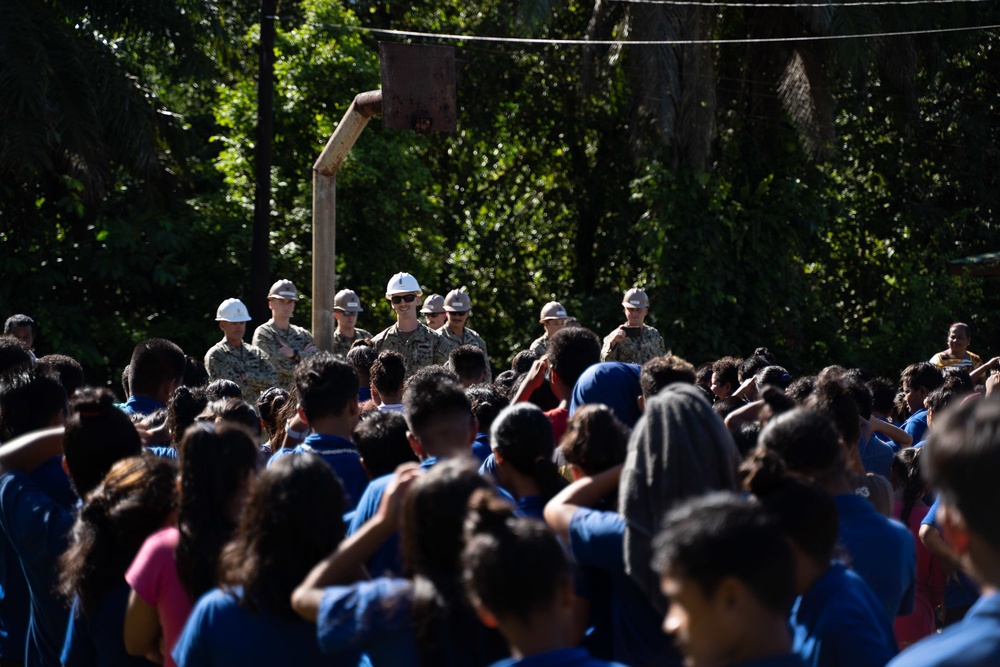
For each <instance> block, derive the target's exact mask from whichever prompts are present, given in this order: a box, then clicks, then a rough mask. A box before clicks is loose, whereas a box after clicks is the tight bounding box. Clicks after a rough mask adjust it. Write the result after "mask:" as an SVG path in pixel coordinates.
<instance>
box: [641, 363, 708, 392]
mask: <svg viewBox="0 0 1000 667" xmlns="http://www.w3.org/2000/svg"><path fill="white" fill-rule="evenodd" d="M694 381H695V370H694V366H693V365H691V364H690V363H688V362H687V361H684V360H683V359H681V358H680V357H678V356H677V355H674V354H664V355H663V356H660V357H653V358H652V359H650V360H649V361H647V362H646V363H644V364H643V365H642V372H640V373H639V386H640V387H642V397H643V399H644V400H647V401H648V400H649V399H650V398H652V397H653V396H655V395H656V394H657V392H659V391H660V390H661V389H663V388H664V387H666V386H667V385H668V384H673V383H674V382H685V383H687V384H694Z"/></svg>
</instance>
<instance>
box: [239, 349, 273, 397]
mask: <svg viewBox="0 0 1000 667" xmlns="http://www.w3.org/2000/svg"><path fill="white" fill-rule="evenodd" d="M246 373H247V385H249V386H250V387H252V388H253V390H254V391H256V392H258V393H259V392H262V391H264V390H266V389H269V388H270V387H274V386H276V385H277V384H278V371H276V370H275V369H274V366H273V365H272V364H271V362H270V361H268V359H267V356H266V355H265V354H264V353H263V352H262V351H261V350H255V351H254V354H253V361H251V362H250V363H249V364H248V365H247V369H246Z"/></svg>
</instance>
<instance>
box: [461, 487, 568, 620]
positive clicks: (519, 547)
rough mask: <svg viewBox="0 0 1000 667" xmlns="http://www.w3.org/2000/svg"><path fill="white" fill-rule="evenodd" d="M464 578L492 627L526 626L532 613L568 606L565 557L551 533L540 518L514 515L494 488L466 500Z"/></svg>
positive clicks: (556, 610) (463, 555) (476, 604)
mask: <svg viewBox="0 0 1000 667" xmlns="http://www.w3.org/2000/svg"><path fill="white" fill-rule="evenodd" d="M462 580H463V582H464V584H465V591H466V594H467V595H468V597H469V599H470V601H471V602H472V605H473V606H474V607H475V608H476V610H477V612H478V614H479V616H480V618H481V619H482V620H483V621H484V622H485V623H486V624H487V625H488V626H491V627H495V626H497V625H499V626H500V627H501V628H505V627H508V626H510V625H511V624H513V625H515V626H517V625H518V624H520V625H521V626H527V625H530V624H531V622H532V619H533V617H534V615H535V614H536V613H546V612H553V611H555V612H557V613H558V612H559V611H561V612H563V613H564V614H567V615H568V613H569V612H570V611H571V610H572V583H571V579H570V569H569V563H568V562H567V560H566V554H565V552H564V551H563V548H562V546H561V545H560V544H559V541H558V540H557V539H556V537H555V535H553V534H552V532H551V531H550V530H549V529H548V528H547V527H546V526H545V524H544V523H542V522H540V521H535V520H532V519H521V518H515V517H514V515H513V513H512V512H511V508H510V506H509V505H508V504H507V503H505V502H503V501H502V500H500V499H499V498H498V497H497V496H496V494H495V493H494V492H492V491H488V490H483V491H477V492H476V493H475V494H473V496H472V498H471V500H470V501H469V512H468V516H467V518H466V520H465V549H464V550H463V552H462ZM559 630H560V628H553V631H554V632H558V631H559Z"/></svg>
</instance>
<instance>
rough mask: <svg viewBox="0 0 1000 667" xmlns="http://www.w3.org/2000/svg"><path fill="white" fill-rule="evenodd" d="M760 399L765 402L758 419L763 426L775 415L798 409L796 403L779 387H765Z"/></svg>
mask: <svg viewBox="0 0 1000 667" xmlns="http://www.w3.org/2000/svg"><path fill="white" fill-rule="evenodd" d="M758 398H760V400H762V401H764V407H762V408H761V411H760V415H759V419H758V421H760V423H761V424H764V423H765V422H767V421H769V420H770V419H771V418H772V417H774V416H775V415H780V414H781V413H783V412H788V411H789V410H794V409H795V407H796V406H795V401H793V400H792V399H791V398H789V397H788V395H787V394H785V392H783V391H781V390H780V389H778V388H777V387H771V386H768V387H764V388H763V389H762V390H761V392H760V395H759V396H758Z"/></svg>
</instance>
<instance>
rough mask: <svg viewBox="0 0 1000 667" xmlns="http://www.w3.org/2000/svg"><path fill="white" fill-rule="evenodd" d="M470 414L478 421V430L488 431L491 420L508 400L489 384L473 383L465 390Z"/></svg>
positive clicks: (491, 423) (481, 431) (504, 406)
mask: <svg viewBox="0 0 1000 667" xmlns="http://www.w3.org/2000/svg"><path fill="white" fill-rule="evenodd" d="M465 397H466V398H468V399H469V405H470V407H471V408H472V414H473V416H475V418H476V420H477V421H478V422H479V432H480V433H489V432H490V427H491V426H493V420H494V419H496V418H497V415H498V414H500V411H501V410H503V409H504V408H506V407H507V406H508V405H509V404H510V402H509V401H508V400H507V398H506V397H505V396H503V395H502V394H501V393H500V392H499V391H497V390H496V389H495V388H493V387H492V386H490V385H482V384H480V385H475V386H472V387H469V388H468V389H466V390H465Z"/></svg>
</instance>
